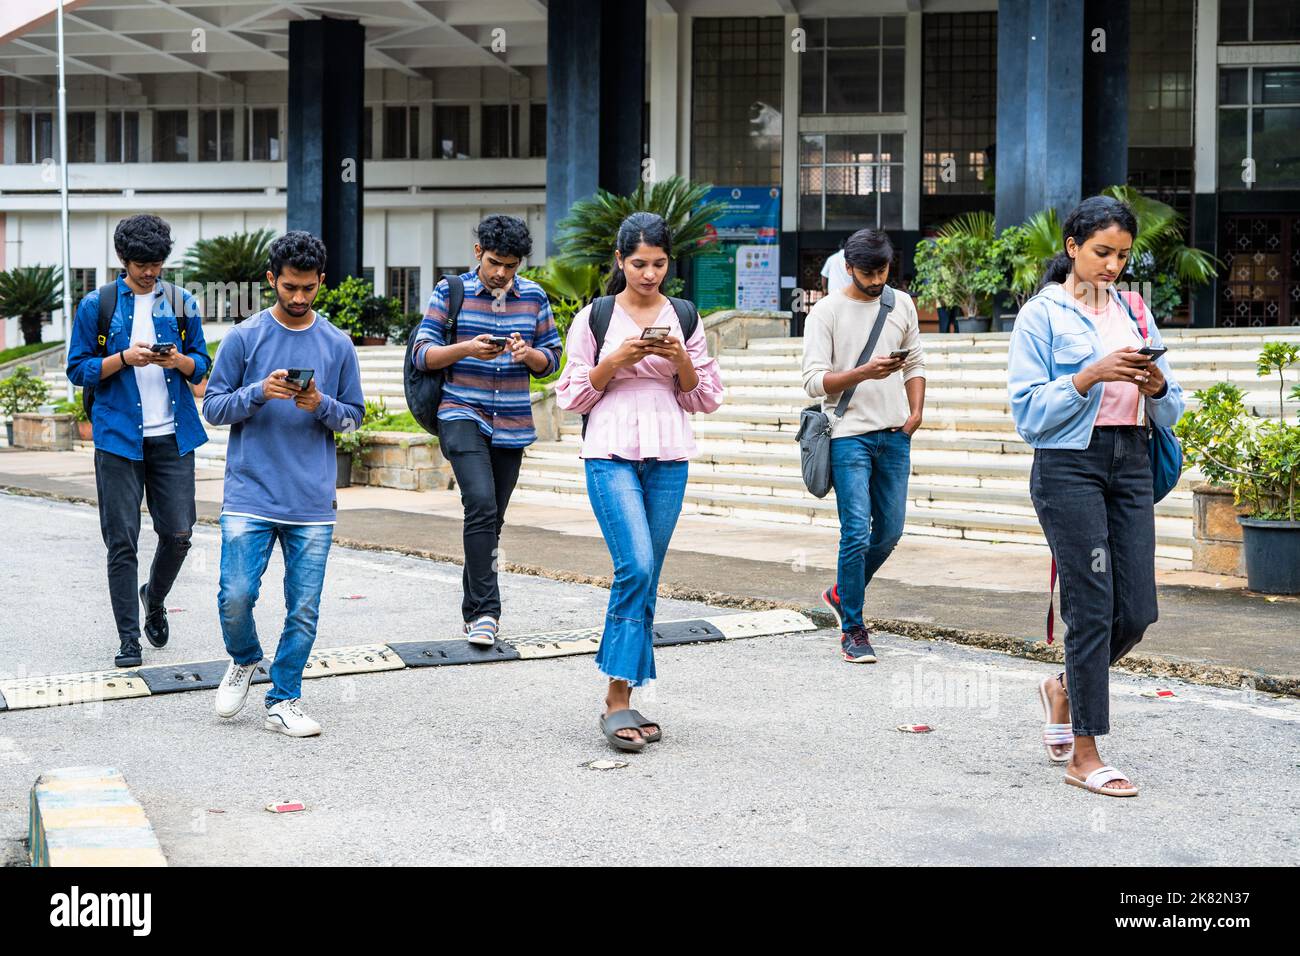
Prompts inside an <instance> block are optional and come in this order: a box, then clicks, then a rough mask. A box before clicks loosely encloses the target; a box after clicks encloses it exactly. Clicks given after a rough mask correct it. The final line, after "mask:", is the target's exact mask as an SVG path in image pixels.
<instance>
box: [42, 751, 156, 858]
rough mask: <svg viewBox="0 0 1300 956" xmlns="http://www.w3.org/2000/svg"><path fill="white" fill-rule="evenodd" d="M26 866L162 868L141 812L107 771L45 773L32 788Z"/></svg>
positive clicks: (122, 781) (73, 769) (121, 781)
mask: <svg viewBox="0 0 1300 956" xmlns="http://www.w3.org/2000/svg"><path fill="white" fill-rule="evenodd" d="M27 836H28V846H30V847H31V850H30V858H31V864H32V866H166V865H167V859H166V857H164V856H163V852H162V847H161V846H160V845H159V844H158V837H157V836H156V835H155V834H154V831H153V827H152V826H151V825H150V823H149V818H148V817H147V816H145V812H144V808H143V807H142V806H140V804H139V802H138V801H137V800H136V799H135V797H133V796H132V795H131V791H130V790H128V789H127V786H126V780H125V778H124V777H123V776H122V774H120V773H119V772H118V771H117V770H115V769H114V768H112V767H67V768H64V769H62V770H49V771H47V772H45V773H43V774H41V775H40V776H39V777H37V778H36V783H35V784H34V785H33V786H32V792H31V804H30V810H29V816H28V827H27Z"/></svg>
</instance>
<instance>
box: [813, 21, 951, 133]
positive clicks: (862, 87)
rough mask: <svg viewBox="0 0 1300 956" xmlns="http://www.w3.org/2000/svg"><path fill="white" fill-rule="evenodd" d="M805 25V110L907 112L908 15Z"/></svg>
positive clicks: (822, 111) (818, 22)
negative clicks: (906, 40)
mask: <svg viewBox="0 0 1300 956" xmlns="http://www.w3.org/2000/svg"><path fill="white" fill-rule="evenodd" d="M929 18H930V17H929V15H927V20H928V19H929ZM800 24H801V25H802V26H803V28H804V29H805V30H806V31H807V34H808V47H807V50H806V51H805V52H804V53H803V54H802V55H801V57H800V71H799V72H800V81H801V91H800V108H801V110H802V112H804V113H901V112H903V80H904V75H903V74H904V69H903V64H904V62H905V59H906V56H905V53H906V51H905V49H904V42H905V36H904V34H905V32H906V31H905V26H906V19H905V18H904V17H835V18H832V19H803V20H801V21H800Z"/></svg>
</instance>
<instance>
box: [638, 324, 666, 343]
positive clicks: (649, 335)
mask: <svg viewBox="0 0 1300 956" xmlns="http://www.w3.org/2000/svg"><path fill="white" fill-rule="evenodd" d="M671 331H672V329H670V328H669V327H668V326H666V325H652V326H650V327H649V328H645V329H642V330H641V338H643V339H654V340H656V341H658V340H659V339H663V338H667V337H668V333H669V332H671Z"/></svg>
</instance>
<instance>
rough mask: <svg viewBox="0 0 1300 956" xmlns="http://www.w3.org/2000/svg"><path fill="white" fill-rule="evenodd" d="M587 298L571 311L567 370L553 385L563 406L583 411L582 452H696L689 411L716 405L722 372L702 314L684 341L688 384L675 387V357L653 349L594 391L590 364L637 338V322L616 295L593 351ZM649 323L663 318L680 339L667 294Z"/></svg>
mask: <svg viewBox="0 0 1300 956" xmlns="http://www.w3.org/2000/svg"><path fill="white" fill-rule="evenodd" d="M590 317H591V306H590V305H588V306H587V307H586V308H584V309H583V310H582V311H581V312H579V313H578V314H577V315H575V316H574V317H573V324H572V325H571V326H569V337H568V340H567V341H566V342H565V351H566V353H567V355H568V358H567V359H566V364H565V366H564V373H563V374H562V375H561V376H560V380H559V381H558V382H557V383H556V385H555V397H556V400H557V401H558V402H559V404H560V407H561V408H564V409H567V410H569V411H572V412H581V413H584V414H587V415H588V416H589V417H588V419H587V435H586V437H585V438H584V439H583V442H582V452H581V456H582V457H583V458H623V459H626V460H629V461H639V460H641V459H643V458H657V459H659V460H660V461H685V460H686V459H688V458H691V457H692V456H693V455H694V454H695V452H696V447H695V435H694V433H693V432H692V431H691V422H690V419H689V418H687V417H686V416H687V413H688V412H706V413H707V412H713V411H717V409H718V406H719V405H721V404H722V380H721V378H720V377H719V375H718V363H717V360H716V359H712V358H710V357H709V348H708V343H707V341H706V340H705V338H704V322H703V321H701V322H700V324H699V325H698V326H696V328H695V334H694V335H692V336H691V338H690V341H688V342H687V343H686V351H687V354H689V355H690V357H691V364H692V365H694V366H695V373H696V375H698V376H699V383H698V384H697V385H696V386H695V388H693V389H691V390H690V391H689V392H684V391H682V390H681V389H679V388H678V387H677V370H676V368H675V367H674V366H673V364H672V362H670V361H668V360H667V359H665V358H660V357H659V356H657V355H652V356H650V357H648V358H644V359H642V360H641V361H640V362H638V363H637V364H636V365H633V366H631V367H629V368H620V369H616V370H615V372H614V376H613V377H612V378H611V379H610V380H609V382H608V383H607V384H606V385H605V390H604V391H603V392H602V391H597V390H596V389H595V388H593V387H592V384H591V369H592V367H593V366H594V365H596V364H597V363H598V362H599V361H600V359H601V358H603V357H605V356H608V355H610V354H611V353H613V352H614V351H616V350H617V349H618V347H619V346H620V345H622V344H623V342H624V340H626V339H629V338H640V337H641V327H640V326H639V325H637V323H636V320H635V319H633V318H632V316H630V315H628V314H627V312H625V311H624V310H623V308H622V306H620V305H619V304H618V303H617V302H615V303H614V314H613V315H612V316H611V317H610V320H609V329H608V330H607V331H606V333H605V343H604V347H603V348H602V349H601V351H600V355H599V356H597V355H595V350H596V342H595V339H594V338H593V337H592V334H591V326H590V324H589V319H590ZM653 324H654V325H666V326H668V327H669V328H670V329H671V332H670V334H671V335H673V336H675V337H676V338H678V339H680V338H681V337H682V327H681V324H680V323H679V322H678V321H677V313H676V312H674V311H673V307H672V304H671V303H670V302H668V301H666V300H665V302H664V305H663V308H662V309H661V310H660V312H659V316H658V318H656V319H655V321H654V323H653Z"/></svg>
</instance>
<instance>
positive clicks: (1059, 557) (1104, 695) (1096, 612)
mask: <svg viewBox="0 0 1300 956" xmlns="http://www.w3.org/2000/svg"><path fill="white" fill-rule="evenodd" d="M1029 493H1030V496H1031V497H1032V498H1033V502H1034V510H1035V511H1037V512H1038V520H1039V522H1040V523H1041V524H1042V526H1043V533H1044V534H1045V535H1046V536H1047V542H1048V544H1050V545H1051V547H1052V554H1053V555H1054V556H1055V557H1056V567H1057V571H1058V572H1059V574H1060V581H1061V618H1062V619H1063V620H1064V621H1065V624H1066V626H1067V628H1068V632H1067V633H1066V636H1065V674H1066V680H1067V682H1068V690H1069V694H1070V721H1071V724H1072V725H1073V729H1074V733H1075V734H1076V735H1078V736H1085V737H1095V736H1100V735H1102V734H1106V733H1109V732H1110V683H1109V674H1108V670H1109V667H1110V665H1111V664H1113V663H1115V662H1116V661H1117V660H1119V659H1120V658H1121V657H1123V656H1124V655H1125V654H1127V653H1128V652H1129V651H1131V650H1132V649H1133V648H1134V647H1135V646H1136V645H1137V643H1138V641H1140V640H1142V635H1143V634H1144V633H1145V632H1146V629H1147V627H1148V626H1150V625H1151V624H1154V623H1155V621H1156V618H1157V617H1158V616H1159V615H1158V610H1157V607H1156V526H1155V504H1154V502H1153V500H1152V492H1151V460H1150V455H1149V452H1148V449H1147V435H1146V429H1144V428H1139V427H1136V426H1125V427H1118V426H1101V427H1098V428H1095V429H1093V433H1092V440H1091V442H1090V443H1089V445H1088V447H1087V448H1086V449H1085V450H1083V451H1076V450H1074V449H1069V448H1040V449H1038V450H1037V451H1035V452H1034V464H1033V468H1032V469H1031V471H1030V477H1029Z"/></svg>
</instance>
